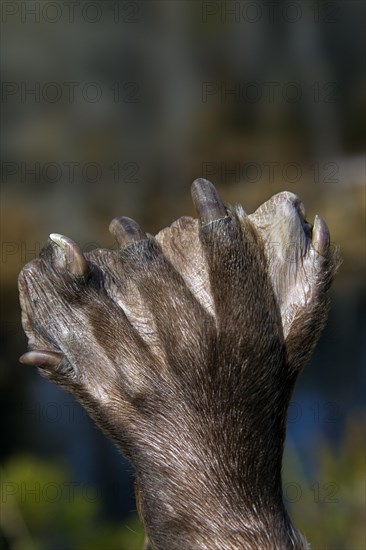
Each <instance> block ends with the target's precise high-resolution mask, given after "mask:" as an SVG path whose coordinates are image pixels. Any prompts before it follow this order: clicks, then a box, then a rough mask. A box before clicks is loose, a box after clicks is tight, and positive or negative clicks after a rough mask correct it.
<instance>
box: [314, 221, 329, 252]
mask: <svg viewBox="0 0 366 550" xmlns="http://www.w3.org/2000/svg"><path fill="white" fill-rule="evenodd" d="M312 243H313V247H314V248H315V250H316V251H317V252H318V254H320V255H321V256H326V255H327V253H328V251H329V245H330V234H329V229H328V226H327V224H326V223H325V221H324V220H323V218H322V217H321V216H319V215H318V214H316V216H315V219H314V226H313V238H312Z"/></svg>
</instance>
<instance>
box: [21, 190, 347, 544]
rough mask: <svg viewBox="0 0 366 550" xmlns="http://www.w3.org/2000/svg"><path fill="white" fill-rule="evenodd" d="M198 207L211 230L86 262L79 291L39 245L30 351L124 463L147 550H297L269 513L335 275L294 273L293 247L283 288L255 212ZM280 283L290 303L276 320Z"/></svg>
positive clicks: (168, 236) (24, 279)
mask: <svg viewBox="0 0 366 550" xmlns="http://www.w3.org/2000/svg"><path fill="white" fill-rule="evenodd" d="M204 189H206V188H204ZM210 189H211V188H209V190H208V191H205V193H206V195H210V193H213V191H212V192H211V191H210ZM283 195H284V194H283ZM210 197H211V198H212V197H214V199H215V200H219V199H217V198H216V196H214V195H210V196H209V198H210ZM282 199H283V201H285V198H284V197H282V198H281V201H282ZM212 200H213V199H212ZM271 200H272V201H273V199H271ZM286 200H288V197H287V196H286ZM199 201H201V203H199ZM278 201H279V202H276V200H274V201H273V204H272V203H271V204H269V206H268V209H269V210H268V211H270V209H271V208H273V212H274V213H275V209H276V208H277V206H276V205H277V204H280V205H281V208H282V207H284V206H283V204H284V203H282V202H281V201H280V199H278ZM291 201H292V202H293V199H292V196H291V200H290V201H289V205H290V203H291ZM197 202H198V203H199V204H198V209H199V208H201V210H202V208H208V214H207V212H206V211H205V212H204V215H203V216H204V217H205V216H206V214H207V215H208V216H210V215H211V217H212V218H213V219H212V221H209V222H208V223H206V221H207V220H206V217H205V219H204V223H202V224H199V222H197V220H193V219H192V218H181V219H180V220H178V221H177V222H175V223H174V224H173V225H172V226H171V227H170V228H167V229H165V230H163V231H162V232H160V234H159V235H158V236H157V237H156V238H154V237H151V236H146V235H145V236H144V237H143V238H141V234H139V235H138V238H137V237H136V238H131V240H130V241H128V242H127V246H124V247H123V248H122V249H120V250H115V251H112V250H96V251H93V252H91V253H89V254H86V255H85V257H86V259H87V263H88V266H89V269H90V273H88V274H87V275H85V277H84V276H79V277H78V276H75V275H74V274H72V273H70V269H69V267H70V262H72V261H73V259H70V258H69V260H68V262H69V263H68V262H67V261H66V260H64V259H62V258H61V256H60V252H59V250H58V247H57V246H55V244H54V243H51V244H49V245H48V246H47V247H46V248H45V249H44V250H43V251H42V253H41V257H40V258H39V259H37V260H33V261H32V262H30V263H29V264H27V265H26V266H25V268H24V269H23V271H22V273H21V275H20V278H19V288H20V295H21V304H22V310H23V325H24V329H25V331H26V333H27V335H28V338H29V345H30V349H32V350H48V351H53V352H58V353H61V354H62V356H61V355H60V362H59V364H58V365H57V366H53V367H52V368H51V367H50V366H49V365H47V364H46V363H47V362H46V361H45V364H44V365H41V367H42V368H41V372H42V374H43V375H45V376H46V377H47V378H49V379H50V380H52V381H53V382H55V383H57V384H58V385H60V386H62V387H63V388H64V389H66V390H67V391H70V392H71V393H72V394H73V395H74V396H75V397H76V398H77V399H78V400H79V401H80V402H81V403H82V404H83V405H84V407H85V408H86V409H87V410H88V411H89V413H90V415H91V416H92V417H93V418H94V420H95V421H96V422H97V424H98V425H99V426H100V427H101V428H102V429H103V430H104V431H105V432H106V433H107V434H108V435H109V436H110V437H111V438H112V439H113V440H114V442H115V443H116V445H117V446H118V447H119V448H120V449H121V451H122V452H123V453H124V454H125V455H126V456H127V457H128V458H129V459H130V460H131V462H132V464H133V466H134V468H135V472H136V483H137V502H138V507H139V511H140V514H141V517H142V519H143V521H144V524H145V527H146V531H147V533H148V536H149V539H150V545H151V548H153V549H155V550H194V549H197V550H204V549H206V550H226V549H227V550H234V549H248V550H254V549H263V550H266V549H267V550H269V549H271V550H272V549H277V550H284V549H302V548H307V544H306V542H305V541H304V540H303V538H302V537H301V536H300V535H299V534H298V533H297V531H296V530H295V529H294V528H293V526H292V525H291V522H290V520H289V518H288V515H287V513H286V510H285V507H284V504H283V500H282V491H281V462H282V453H283V445H284V440H285V431H286V414H287V407H288V404H289V400H290V397H291V394H292V391H293V388H294V384H295V382H296V379H297V376H298V373H299V372H300V370H301V368H302V367H303V365H304V362H305V361H306V360H307V358H308V356H309V355H310V353H311V351H312V349H313V346H314V345H315V343H316V340H317V338H318V336H319V333H320V330H321V328H322V326H323V324H324V321H325V316H326V309H327V298H326V291H327V289H328V287H329V284H330V281H331V279H332V276H333V273H334V270H335V266H336V264H337V261H338V260H337V259H336V258H335V257H334V255H333V256H331V255H330V254H329V253H328V252H327V251H325V249H324V253H323V254H320V255H315V252H314V265H311V268H308V267H306V265H305V260H304V261H303V258H305V254H308V252H309V250H310V248H309V247H310V244H309V242H310V241H309V242H308V241H306V244H305V245H304V247H303V249H301V250H300V253H299V255H298V256H297V261H298V263H297V264H295V265H294V266H291V269H294V274H295V275H296V276H295V275H294V274H293V273H292V272H291V269H290V267H289V266H288V265H286V261H282V260H281V259H278V258H277V259H276V262H280V263H279V264H278V266H277V263H275V264H273V265H274V267H273V265H272V258H273V257H274V255H273V254H272V252H271V250H270V249H269V248H268V238H267V237H266V234H265V229H263V227H264V225H262V224H261V223H259V222H258V219H259V220H262V213H261V212H259V211H258V212H259V214H258V216H259V217H258V219H257V218H255V216H256V214H254V215H253V218H250V217H247V216H246V214H245V213H244V211H243V210H242V209H241V208H240V207H236V208H233V209H229V210H228V211H227V212H228V215H227V216H226V217H220V216H218V219H216V220H215V208H216V210H217V208H219V207H217V206H212V205H211V206H210V204H211V203H210V204H209V203H206V202H205V198H203V199H202V198H201V199H199V198H198V199H197V198H196V205H197ZM269 202H270V201H269ZM286 204H287V203H286ZM291 204H292V203H291ZM207 205H208V206H207ZM266 205H267V203H266ZM292 207H293V208H295V206H291V205H290V206H288V208H292ZM284 208H285V207H284ZM286 208H287V206H286ZM295 210H296V209H295ZM217 212H219V210H217ZM289 212H290V210H289ZM292 214H293V212H292V210H291V216H292ZM265 215H266V216H267V210H265ZM274 215H275V214H274ZM294 216H295V214H294ZM295 217H296V216H295ZM295 217H294V219H295ZM263 219H264V218H263ZM291 220H292V218H291ZM281 223H282V222H281ZM295 223H296V224H300V227H301V231H303V225H304V222H303V220H300V221H298V220H297V218H296V220H295V221H291V224H295ZM122 226H123V224H122ZM122 226H121V227H122ZM123 227H125V228H126V227H127V226H126V223H125V225H124V226H123ZM289 228H290V229H289V230H288V231H287V229H286V228H285V229H286V230H285V231H284V234H286V235H287V236H288V238H289V239H290V238H291V237H294V239H295V241H296V242H297V241H298V236H297V235H298V233H296V231H300V229H299V228H298V226H297V225H296V227H295V225H293V226H292V225H289ZM293 228H295V229H293ZM131 231H132V233H131ZM136 231H137V230H136ZM292 231H293V232H292ZM130 233H131V235H132V237H134V235H135V236H136V235H137V232H136V233H134V229H133V226H132V229H131V228H130V227H128V234H127V233H126V235H125V236H126V238H127V240H128V238H130V237H129V235H130ZM301 238H302V237H301ZM301 242H302V241H301ZM304 242H305V241H304ZM284 245H285V242H284V239H282V241H281V242H280V246H281V247H283V246H284ZM300 246H303V245H300V244H299V247H300ZM300 260H301V261H300ZM306 261H307V260H306ZM273 262H274V260H273ZM316 262H317V264H316ZM300 263H301V266H303V265H305V267H301V266H300ZM315 264H316V265H315ZM309 265H310V264H309ZM281 269H283V270H284V271H283V273H285V274H286V277H288V282H287V283H286V284H285V292H286V294H287V295H289V294H291V292H292V293H293V295H294V299H293V300H292V301H291V303H290V305H289V307H288V308H287V309H286V310H285V314H284V311H283V309H281V304H282V302H283V298H282V296H283V294H281V292H284V291H283V289H281V285H280V282H279V281H277V280H276V277H281ZM302 269H303V270H304V274H302V271H301V270H302ZM309 270H310V271H309ZM277 272H278V273H277ZM299 273H300V275H299ZM286 281H287V279H286ZM299 281H300V283H299ZM281 284H282V283H281ZM301 284H303V288H305V287H306V288H308V286H309V288H310V290H311V292H310V291H309V292H310V293H308V292H307V293H306V297H307V298H306V300H305V302H304V300H303V294H302V292H303V288H301ZM296 285H299V288H297V286H296ZM306 285H308V286H306ZM202 289H203V290H202ZM276 289H277V290H276ZM290 291H291V292H290ZM304 292H305V291H304ZM296 293H297V294H296ZM304 295H305V294H304ZM291 296H292V294H291ZM294 304H295V305H294ZM286 307H287V306H286ZM288 311H291V315H290V314H289V318H290V321H288V323H287V324H286V334H285V333H284V330H285V329H284V327H285V323H284V321H283V319H284V317H285V316H286V315H287V312H288ZM28 362H30V361H28ZM38 366H39V365H38Z"/></svg>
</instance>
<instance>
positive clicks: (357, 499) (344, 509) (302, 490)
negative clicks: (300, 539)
mask: <svg viewBox="0 0 366 550" xmlns="http://www.w3.org/2000/svg"><path fill="white" fill-rule="evenodd" d="M359 418H362V414H361V413H359V414H358V415H357V416H356V415H355V417H354V418H353V419H350V420H349V421H348V423H347V425H346V429H345V435H344V437H343V440H342V441H341V442H340V445H339V448H338V450H334V449H333V448H332V447H331V446H330V445H328V444H326V443H325V442H324V441H321V442H319V444H318V445H317V447H316V448H314V449H312V450H311V453H312V455H313V456H312V457H311V458H312V459H313V460H314V463H315V464H316V468H315V471H314V472H312V476H311V479H309V477H308V476H306V475H305V473H304V472H303V471H302V468H301V460H300V457H298V456H297V455H296V453H295V452H294V450H293V449H289V450H288V452H287V453H286V455H285V463H284V480H283V486H284V496H285V502H286V505H287V508H288V510H289V512H290V515H291V518H292V519H293V522H294V523H295V525H296V526H297V527H298V529H299V530H300V531H301V532H302V533H303V534H304V535H305V536H306V538H307V540H308V542H309V543H310V545H311V548H312V550H365V548H366V544H365V542H366V541H365V535H366V529H365V484H366V478H365V468H364V466H365V464H364V458H365V453H364V451H365V443H364V442H365V433H364V426H363V424H362V423H361V421H360V420H359Z"/></svg>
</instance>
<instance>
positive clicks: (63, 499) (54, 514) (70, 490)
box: [0, 456, 144, 550]
mask: <svg viewBox="0 0 366 550" xmlns="http://www.w3.org/2000/svg"><path fill="white" fill-rule="evenodd" d="M100 504H101V499H100V495H97V494H96V491H95V488H92V487H90V486H86V485H83V486H81V485H80V484H76V483H72V482H71V481H70V479H69V476H68V472H67V471H66V470H65V469H64V468H62V467H61V466H60V465H57V464H54V463H50V462H45V461H41V460H39V459H37V458H35V457H32V456H21V457H16V458H13V459H12V460H11V461H10V462H8V464H7V465H6V467H5V468H4V469H3V470H2V471H1V517H0V527H1V531H2V539H3V540H4V539H5V540H6V543H7V545H8V546H10V549H11V550H51V549H52V550H69V549H70V550H114V549H115V550H117V549H118V550H141V549H142V547H143V541H144V532H143V529H142V526H141V523H140V521H139V520H138V518H137V516H133V517H131V518H129V519H128V520H126V521H125V524H124V525H120V526H115V525H113V524H110V525H109V524H106V523H105V522H104V523H103V522H102V520H101V519H100V518H99V517H98V514H99V512H100ZM0 548H1V539H0Z"/></svg>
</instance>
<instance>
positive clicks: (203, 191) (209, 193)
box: [191, 178, 227, 225]
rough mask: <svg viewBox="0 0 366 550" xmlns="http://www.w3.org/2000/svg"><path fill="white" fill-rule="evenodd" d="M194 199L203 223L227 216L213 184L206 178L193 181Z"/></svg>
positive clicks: (192, 191)
mask: <svg viewBox="0 0 366 550" xmlns="http://www.w3.org/2000/svg"><path fill="white" fill-rule="evenodd" d="M191 193H192V200H193V202H194V205H195V207H196V210H197V213H198V215H199V217H200V219H201V222H202V225H205V224H208V223H210V222H213V221H215V220H219V219H221V218H226V217H227V211H226V208H225V206H224V203H223V202H222V199H221V197H220V195H219V194H218V192H217V190H216V188H215V187H214V186H213V184H212V183H211V182H210V181H208V180H205V179H204V178H198V179H196V180H195V181H194V182H193V183H192V188H191Z"/></svg>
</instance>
